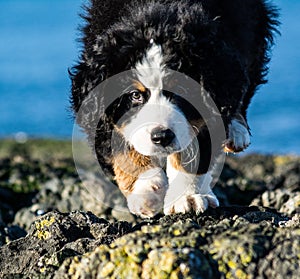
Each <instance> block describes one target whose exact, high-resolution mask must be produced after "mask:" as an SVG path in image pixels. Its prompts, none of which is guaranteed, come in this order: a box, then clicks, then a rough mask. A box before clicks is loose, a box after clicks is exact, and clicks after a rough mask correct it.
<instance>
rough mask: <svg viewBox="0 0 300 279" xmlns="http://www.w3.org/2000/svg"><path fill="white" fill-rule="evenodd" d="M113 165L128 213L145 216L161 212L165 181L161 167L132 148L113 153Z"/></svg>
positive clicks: (166, 183)
mask: <svg viewBox="0 0 300 279" xmlns="http://www.w3.org/2000/svg"><path fill="white" fill-rule="evenodd" d="M113 166H114V172H115V179H116V181H117V183H118V186H119V188H120V190H121V192H122V193H123V194H124V196H125V197H126V199H127V205H128V208H129V210H130V212H131V213H133V214H135V215H138V216H141V217H142V218H147V217H153V216H155V215H156V214H157V213H159V212H160V211H162V208H163V201H164V197H165V194H166V189H167V185H168V180H167V176H166V174H165V172H164V171H163V170H162V169H161V168H159V167H156V166H154V165H153V164H152V162H151V160H150V158H149V157H146V156H143V155H141V154H139V153H137V152H136V151H133V152H130V153H126V154H122V155H119V156H115V158H114V162H113Z"/></svg>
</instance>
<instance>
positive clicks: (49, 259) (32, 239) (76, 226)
mask: <svg viewBox="0 0 300 279" xmlns="http://www.w3.org/2000/svg"><path fill="white" fill-rule="evenodd" d="M130 229H131V226H130V224H128V223H126V222H116V223H114V224H110V223H109V222H108V221H106V220H104V219H99V218H98V217H96V216H95V215H93V214H92V213H84V212H79V211H76V212H72V213H68V214H63V213H58V212H51V213H48V214H46V215H44V216H42V217H41V218H39V219H38V220H36V221H35V222H34V223H33V224H32V225H31V227H30V230H29V232H28V235H27V236H25V237H23V238H20V239H18V240H16V241H13V242H10V243H8V244H7V245H5V246H3V247H1V249H0V259H1V261H0V278H2V276H4V275H5V276H8V275H22V276H28V278H34V277H35V276H42V275H45V276H50V275H51V274H54V273H55V271H56V270H57V269H58V268H59V266H60V265H61V264H62V263H63V261H64V260H65V259H66V258H69V257H74V256H77V255H81V254H83V253H86V252H90V251H92V250H93V249H95V248H96V247H97V246H98V245H100V244H102V243H104V244H109V243H111V242H112V241H113V240H114V239H115V238H117V237H119V236H121V235H123V234H124V233H126V232H128V231H129V230H130ZM49 278H50V277H49Z"/></svg>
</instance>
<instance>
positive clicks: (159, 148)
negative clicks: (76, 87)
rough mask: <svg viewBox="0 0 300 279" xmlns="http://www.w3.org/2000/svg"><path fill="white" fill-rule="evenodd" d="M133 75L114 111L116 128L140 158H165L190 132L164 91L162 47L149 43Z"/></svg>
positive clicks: (180, 147) (173, 100) (171, 96)
mask: <svg viewBox="0 0 300 279" xmlns="http://www.w3.org/2000/svg"><path fill="white" fill-rule="evenodd" d="M133 72H134V76H135V78H134V80H132V85H131V86H130V87H129V88H128V89H127V90H126V91H125V92H123V94H122V96H121V98H120V100H119V101H118V105H117V106H115V109H114V115H117V116H118V117H116V118H115V123H114V125H115V127H116V129H117V130H118V131H119V133H121V134H122V135H123V137H124V138H125V140H126V142H127V143H128V144H129V145H130V146H132V147H133V148H134V149H135V150H136V151H138V152H139V153H141V154H143V155H147V156H154V155H158V156H159V155H168V154H171V153H174V152H178V151H181V150H183V149H185V148H186V147H187V146H188V145H189V144H190V142H191V138H192V135H193V129H192V128H191V125H190V123H189V121H188V119H187V117H186V115H185V114H184V112H183V111H182V106H181V107H180V105H179V104H178V102H179V100H178V97H176V94H174V93H171V92H169V91H166V90H165V89H164V88H163V81H164V79H165V78H166V71H165V69H164V63H163V54H162V50H161V47H160V46H159V45H156V44H154V43H151V44H150V46H149V48H148V49H147V50H146V52H145V53H144V56H143V58H142V59H141V60H140V61H139V62H138V63H136V65H135V66H134V68H133ZM181 105H182V104H181Z"/></svg>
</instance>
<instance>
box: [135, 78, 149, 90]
mask: <svg viewBox="0 0 300 279" xmlns="http://www.w3.org/2000/svg"><path fill="white" fill-rule="evenodd" d="M133 86H134V87H135V88H136V89H137V90H139V91H141V92H142V93H145V92H146V91H147V88H146V87H145V86H144V85H143V84H142V83H141V82H140V81H137V80H134V81H133Z"/></svg>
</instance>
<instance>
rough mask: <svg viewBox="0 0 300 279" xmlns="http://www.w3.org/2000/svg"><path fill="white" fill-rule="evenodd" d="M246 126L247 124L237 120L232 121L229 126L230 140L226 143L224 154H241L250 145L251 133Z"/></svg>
mask: <svg viewBox="0 0 300 279" xmlns="http://www.w3.org/2000/svg"><path fill="white" fill-rule="evenodd" d="M244 122H245V121H244ZM245 125H247V124H246V123H245V124H243V122H241V121H239V120H237V119H233V120H232V121H231V123H230V124H229V126H228V138H227V140H226V141H225V143H224V152H230V153H237V152H241V151H243V150H244V149H246V148H247V147H248V146H249V145H250V133H249V130H248V128H247V127H246V126H245Z"/></svg>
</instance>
